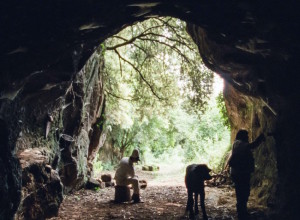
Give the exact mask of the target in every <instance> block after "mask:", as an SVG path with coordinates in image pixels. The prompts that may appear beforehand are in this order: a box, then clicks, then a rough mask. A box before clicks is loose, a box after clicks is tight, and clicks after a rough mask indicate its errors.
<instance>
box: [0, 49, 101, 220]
mask: <svg viewBox="0 0 300 220" xmlns="http://www.w3.org/2000/svg"><path fill="white" fill-rule="evenodd" d="M101 56H102V55H101V51H98V53H96V54H94V55H93V56H92V57H91V58H90V60H89V61H88V62H87V64H86V66H85V67H84V68H83V69H82V70H81V71H79V72H78V73H74V74H73V75H64V74H63V73H53V72H49V73H44V72H43V74H40V73H35V74H34V75H32V76H31V78H30V79H29V80H28V81H27V82H26V83H25V84H24V87H23V89H21V90H20V91H19V93H18V96H17V97H16V98H13V99H11V100H10V99H2V100H0V118H1V120H0V122H1V126H0V127H1V136H0V137H1V141H0V145H1V150H3V151H2V152H3V154H1V157H0V164H1V165H2V167H4V169H1V171H0V172H1V178H0V179H1V181H2V182H1V184H0V187H1V188H0V190H1V197H2V198H1V207H6V208H5V209H4V211H1V218H0V219H12V217H13V215H14V213H15V212H16V210H18V214H17V218H20V219H23V218H25V219H44V218H47V217H51V216H53V215H55V214H56V213H57V212H58V208H59V206H60V203H61V202H62V199H63V193H64V192H70V191H72V190H76V189H79V188H80V187H83V186H84V184H85V182H86V181H87V179H88V178H89V176H90V173H91V170H90V169H89V168H88V166H87V164H88V163H89V160H88V152H89V147H90V144H91V143H94V142H95V141H97V138H98V139H99V138H100V134H101V129H100V130H99V129H98V131H97V133H95V129H92V127H93V126H94V124H95V123H96V122H97V119H98V118H100V117H101V115H102V111H103V101H104V94H103V85H102V75H101V71H102V67H103V64H104V63H103V58H102V57H101ZM16 115H17V116H18V117H16ZM97 135H98V136H97ZM92 136H93V139H91V137H92ZM91 140H92V141H91ZM98 143H99V141H98ZM93 146H95V147H97V144H96V145H95V144H94V145H93ZM90 161H91V159H90ZM4 164H9V166H6V165H4ZM6 168H9V169H6ZM2 195H3V196H2ZM19 203H20V205H19Z"/></svg>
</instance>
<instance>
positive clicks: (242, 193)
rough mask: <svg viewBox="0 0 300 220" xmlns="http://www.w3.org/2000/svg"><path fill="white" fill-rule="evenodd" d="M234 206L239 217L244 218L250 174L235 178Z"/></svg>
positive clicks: (245, 216)
mask: <svg viewBox="0 0 300 220" xmlns="http://www.w3.org/2000/svg"><path fill="white" fill-rule="evenodd" d="M235 190H236V200H237V204H236V208H237V213H238V218H239V219H246V218H247V215H248V212H247V202H248V198H249V195H250V175H240V176H239V177H236V178H235Z"/></svg>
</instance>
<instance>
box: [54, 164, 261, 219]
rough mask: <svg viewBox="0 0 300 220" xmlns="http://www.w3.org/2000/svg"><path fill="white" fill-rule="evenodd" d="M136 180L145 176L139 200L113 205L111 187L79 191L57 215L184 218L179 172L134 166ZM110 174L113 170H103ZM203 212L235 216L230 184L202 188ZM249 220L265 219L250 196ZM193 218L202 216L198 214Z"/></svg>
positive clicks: (184, 197)
mask: <svg viewBox="0 0 300 220" xmlns="http://www.w3.org/2000/svg"><path fill="white" fill-rule="evenodd" d="M136 172H137V175H138V176H139V179H145V180H147V182H148V186H147V188H146V189H145V190H142V191H141V199H142V201H143V203H137V204H133V203H124V204H114V203H113V202H112V200H113V199H114V187H108V188H105V189H100V190H97V191H94V190H80V191H77V192H75V193H74V194H72V195H68V196H65V199H64V201H63V203H62V205H61V207H60V210H59V214H58V217H55V218H51V220H59V219H67V220H75V219H76V220H77V219H88V220H94V219H95V220H96V219H188V217H187V215H185V205H186V201H187V193H186V189H185V186H184V179H183V174H182V172H172V173H170V172H169V173H168V172H167V171H166V170H164V169H160V171H156V172H149V171H142V170H141V169H137V171H136ZM104 173H111V174H112V176H113V175H114V172H104ZM205 191H206V200H205V203H206V211H207V214H208V218H209V219H237V216H236V212H235V193H234V189H233V188H232V187H231V186H221V187H218V188H217V187H206V188H205ZM248 207H249V212H250V214H251V219H253V220H254V219H257V220H260V219H265V217H264V212H263V210H264V209H263V207H260V206H258V205H256V204H255V201H254V200H253V199H252V198H250V201H249V204H248ZM196 219H202V213H201V209H200V215H199V216H197V217H196Z"/></svg>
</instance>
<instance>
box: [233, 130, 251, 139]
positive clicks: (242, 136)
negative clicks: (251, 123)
mask: <svg viewBox="0 0 300 220" xmlns="http://www.w3.org/2000/svg"><path fill="white" fill-rule="evenodd" d="M235 139H236V140H240V141H244V142H248V141H249V137H248V131H246V130H243V129H242V130H239V131H238V133H237V134H236V138H235Z"/></svg>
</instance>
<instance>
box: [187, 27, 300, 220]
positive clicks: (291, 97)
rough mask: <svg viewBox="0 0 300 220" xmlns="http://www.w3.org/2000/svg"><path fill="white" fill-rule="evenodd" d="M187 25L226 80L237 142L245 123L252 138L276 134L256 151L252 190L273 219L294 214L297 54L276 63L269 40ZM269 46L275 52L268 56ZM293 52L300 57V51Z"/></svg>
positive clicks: (208, 62) (203, 53) (296, 199)
mask: <svg viewBox="0 0 300 220" xmlns="http://www.w3.org/2000/svg"><path fill="white" fill-rule="evenodd" d="M187 30H188V32H189V34H190V35H191V36H192V38H193V39H194V41H195V43H196V44H197V45H198V48H199V52H200V54H201V57H202V59H203V62H204V63H205V64H206V65H207V66H208V67H209V68H211V69H212V70H213V71H215V72H217V73H218V74H220V75H221V76H222V77H223V78H224V79H225V90H224V98H225V103H226V108H227V111H228V116H229V120H230V123H231V126H232V131H231V141H233V139H234V138H235V135H236V133H237V131H238V130H239V129H241V128H244V129H247V130H248V131H249V136H250V137H249V138H250V140H254V139H255V138H256V137H257V136H258V135H259V134H260V132H263V133H264V134H265V135H266V136H267V135H268V133H272V135H271V136H268V137H267V141H266V142H264V144H262V146H261V147H260V148H258V149H257V150H255V152H254V156H255V167H256V169H255V173H254V175H253V177H252V179H251V184H252V186H253V190H252V193H253V194H254V195H255V196H256V197H257V201H258V202H259V203H260V204H262V205H264V206H266V207H267V208H268V214H269V215H270V216H271V217H270V218H271V219H280V218H285V219H294V218H295V217H296V216H297V215H298V214H297V212H296V210H297V209H298V208H299V207H298V206H299V204H300V203H299V191H298V187H297V185H298V179H299V173H298V172H295V170H297V169H298V168H299V164H298V162H297V160H298V159H296V158H300V155H299V150H298V149H297V141H296V139H297V138H296V137H297V129H298V128H299V114H298V113H299V94H298V92H297V91H296V90H295V83H296V82H297V83H299V79H298V78H299V77H295V78H294V77H293V76H295V71H296V69H298V68H299V67H298V65H297V64H295V63H294V59H295V57H293V58H291V61H290V62H288V61H287V60H286V62H283V61H282V60H280V61H278V62H275V61H274V60H275V59H279V58H278V54H276V53H275V54H272V53H271V51H272V49H273V48H272V47H269V45H268V46H266V45H265V47H266V48H264V46H260V50H257V47H259V45H258V44H252V45H251V47H249V46H246V45H244V46H245V47H240V46H238V43H239V42H235V43H236V44H234V42H231V44H228V43H226V40H225V42H224V40H220V38H219V36H215V34H217V35H219V34H220V33H214V32H210V31H207V30H205V29H203V28H201V27H199V26H196V25H192V24H189V25H188V27H187ZM268 48H269V49H268ZM263 51H269V52H268V53H269V54H268V55H267V56H266V55H264V56H262V54H261V53H264V52H263ZM277 52H278V51H277ZM290 56H296V57H297V53H296V54H290ZM282 57H283V55H282ZM282 59H284V58H282ZM271 60H273V62H272V61H271ZM253 61H255V62H253ZM280 76H281V78H280ZM287 76H288V77H287ZM295 180H296V181H295ZM292 191H293V192H292Z"/></svg>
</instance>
